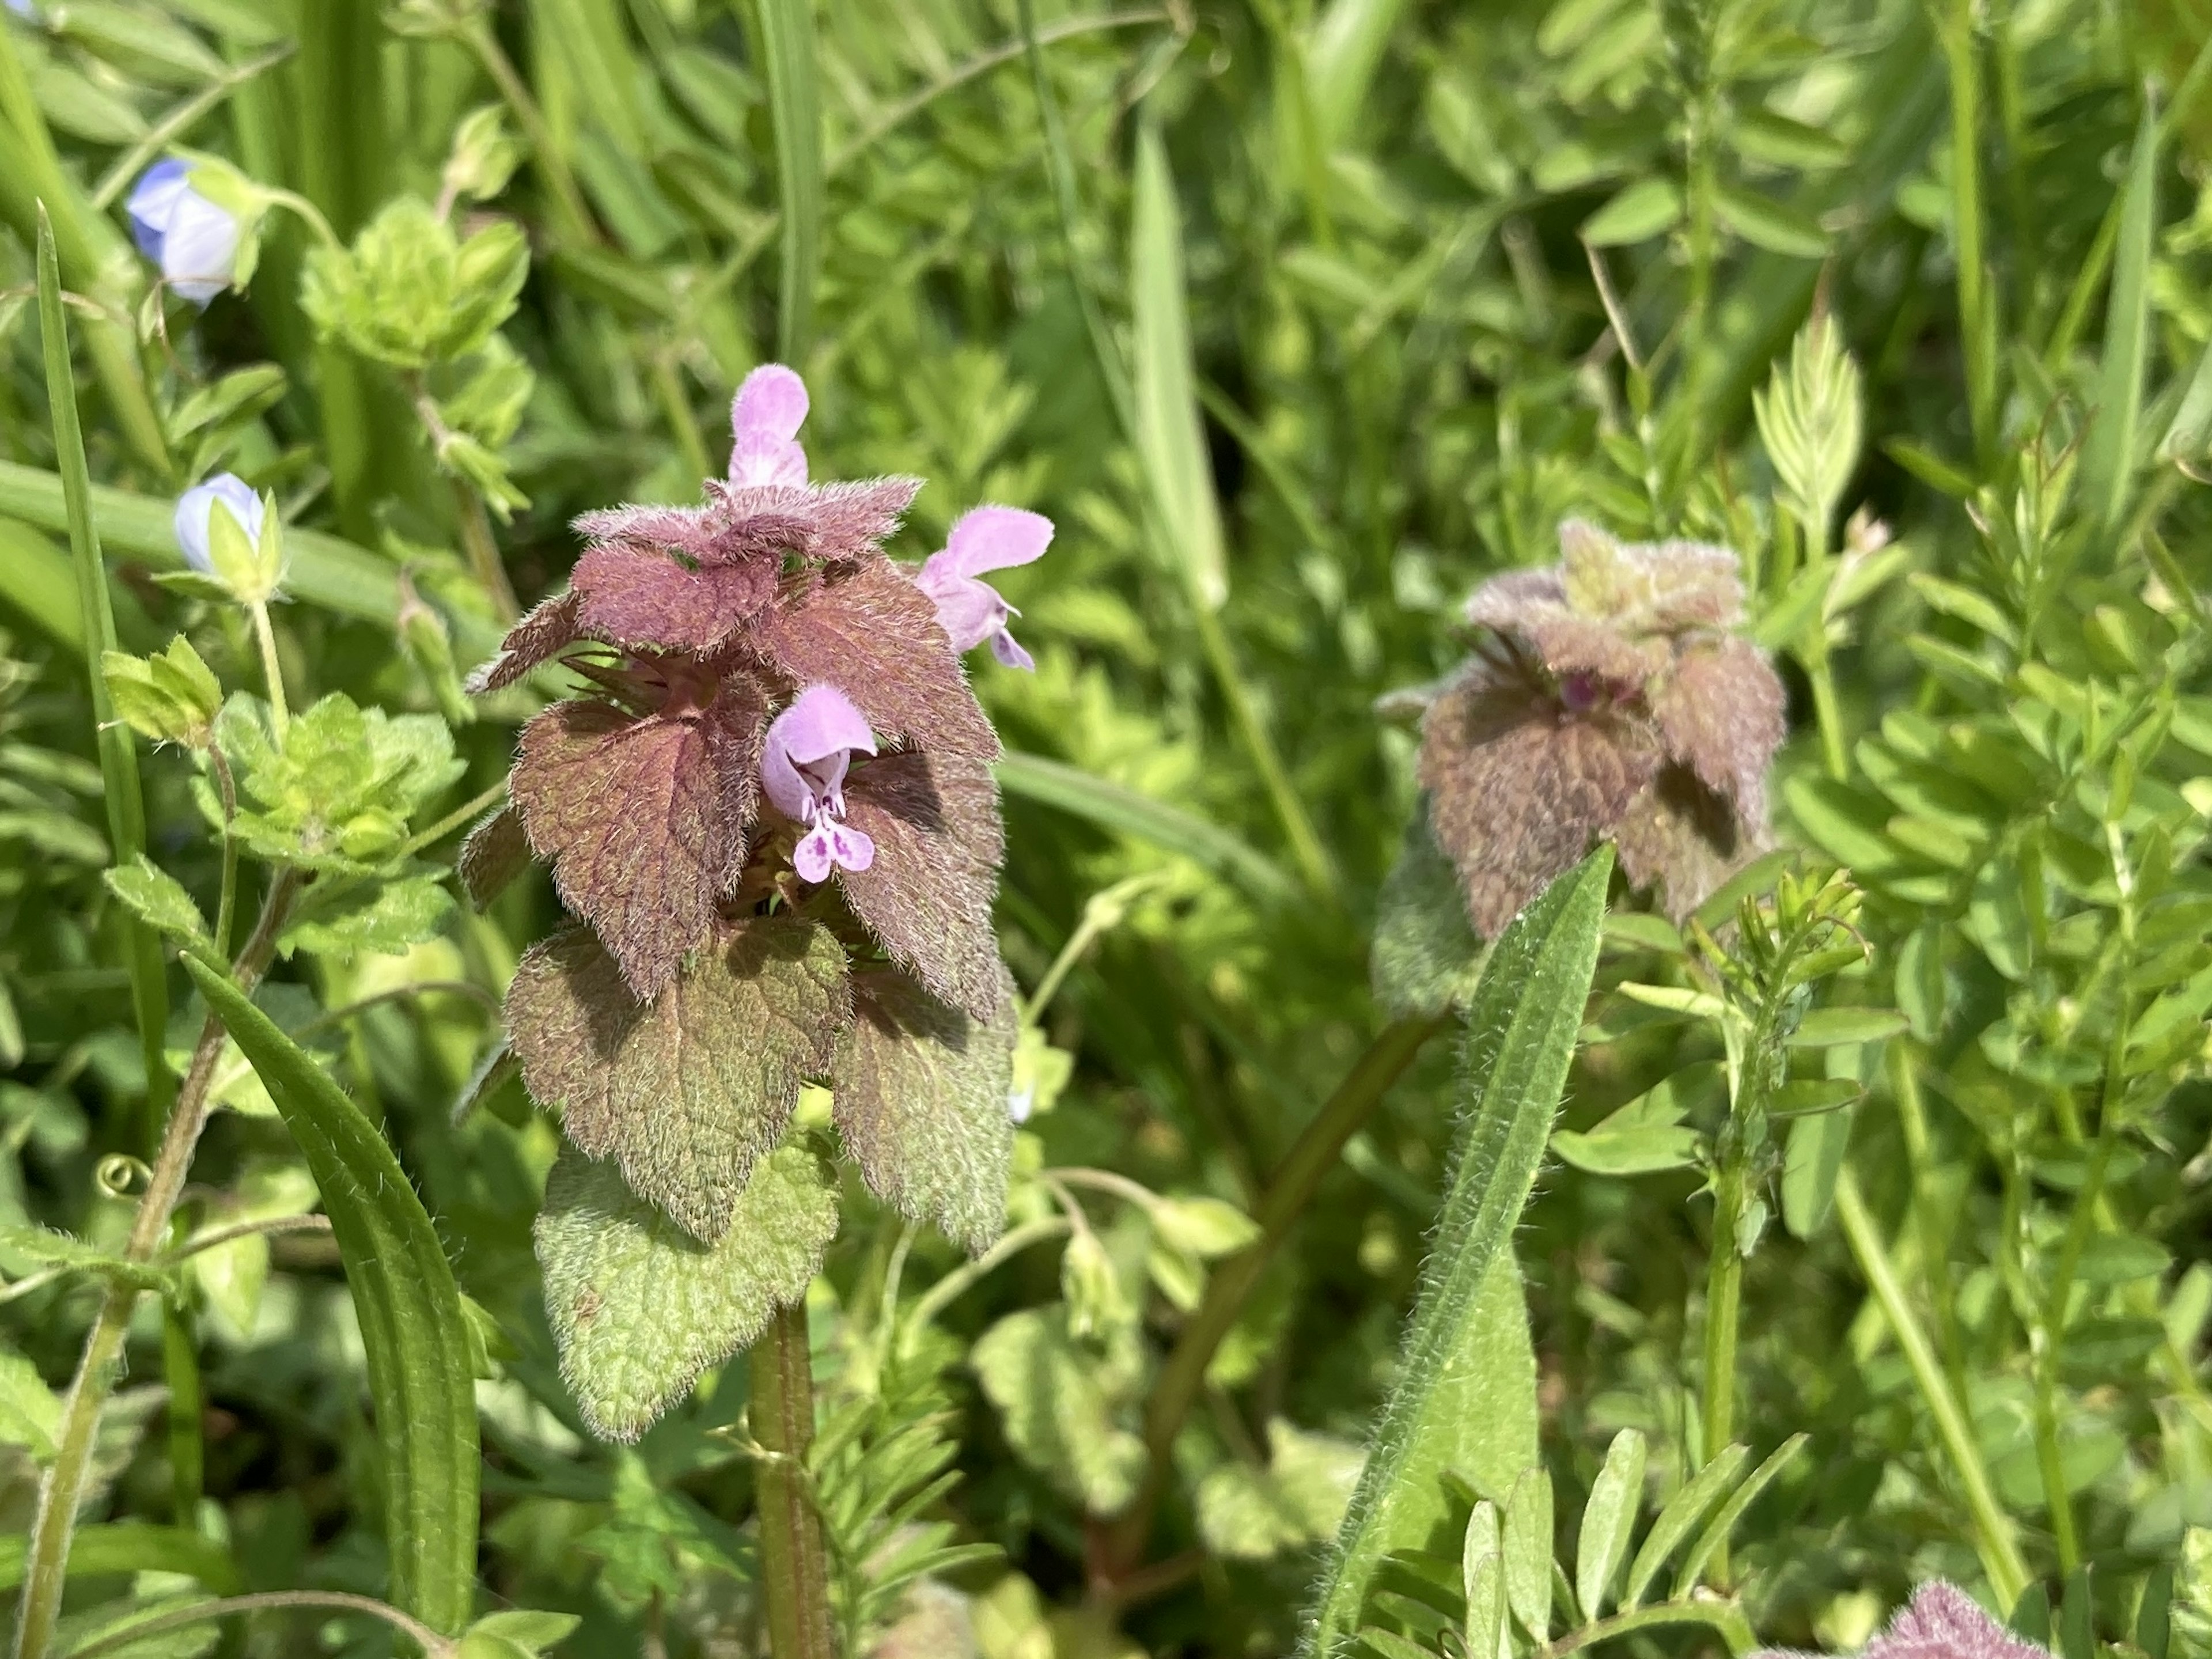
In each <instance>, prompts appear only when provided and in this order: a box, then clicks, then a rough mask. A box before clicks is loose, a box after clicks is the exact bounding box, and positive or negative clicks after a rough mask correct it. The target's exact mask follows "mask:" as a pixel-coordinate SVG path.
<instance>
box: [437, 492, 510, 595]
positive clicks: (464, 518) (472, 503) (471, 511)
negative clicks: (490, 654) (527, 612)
mask: <svg viewBox="0 0 2212 1659" xmlns="http://www.w3.org/2000/svg"><path fill="white" fill-rule="evenodd" d="M452 482H453V507H454V509H455V510H456V511H457V512H458V513H459V514H460V520H461V546H462V548H463V549H464V550H465V551H466V552H467V554H468V556H469V569H470V570H471V572H472V573H474V574H475V576H476V579H477V586H480V587H482V588H483V591H484V592H485V594H486V596H487V597H489V599H490V600H491V608H492V614H493V615H495V616H496V617H498V618H499V619H500V621H501V622H502V623H511V622H513V620H514V619H515V618H516V617H520V615H521V614H522V606H521V605H520V604H518V603H517V602H516V600H515V597H514V584H513V583H512V582H510V581H509V580H507V564H506V562H505V561H504V560H502V559H501V557H500V556H499V543H498V542H497V541H495V539H494V538H493V537H492V533H491V515H490V514H489V513H487V512H485V511H484V504H483V496H482V495H478V494H477V492H476V490H475V489H472V488H471V486H470V485H468V484H467V483H464V482H463V481H462V480H460V479H459V478H455V479H453V481H452Z"/></svg>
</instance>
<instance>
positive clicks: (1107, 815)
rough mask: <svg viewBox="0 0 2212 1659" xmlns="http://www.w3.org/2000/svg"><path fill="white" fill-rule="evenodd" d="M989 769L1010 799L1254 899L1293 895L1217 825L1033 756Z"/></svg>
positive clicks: (1005, 759) (1279, 875) (1288, 884)
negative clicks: (1210, 876)
mask: <svg viewBox="0 0 2212 1659" xmlns="http://www.w3.org/2000/svg"><path fill="white" fill-rule="evenodd" d="M996 770H997V772H998V775H999V783H1000V787H1002V788H1003V789H1005V790H1006V793H1008V794H1010V795H1018V796H1020V797H1021V798H1022V799H1024V800H1033V801H1036V802H1038V803H1039V804H1041V805H1046V806H1056V807H1058V808H1059V809H1060V811H1063V812H1067V813H1072V814H1073V816H1075V817H1080V818H1088V819H1090V820H1091V823H1096V824H1097V825H1099V826H1100V827H1101V828H1103V829H1111V830H1114V831H1115V832H1117V833H1119V834H1121V835H1125V836H1135V837H1137V839H1139V841H1148V842H1152V844H1153V845H1154V846H1155V847H1159V848H1165V849H1166V850H1167V851H1169V852H1171V853H1180V854H1182V855H1183V856H1184V857H1186V858H1191V859H1195V860H1197V861H1198V862H1199V863H1200V864H1202V865H1204V866H1206V868H1207V869H1209V870H1212V872H1214V873H1215V874H1217V875H1221V876H1226V877H1227V878H1230V879H1231V880H1232V881H1234V882H1236V883H1237V885H1238V886H1240V887H1242V888H1243V889H1244V890H1245V891H1246V892H1247V893H1249V894H1250V895H1251V896H1253V897H1254V898H1257V899H1264V900H1267V901H1269V902H1275V901H1279V900H1285V899H1289V898H1291V897H1293V896H1296V894H1297V885H1296V884H1294V883H1293V882H1292V881H1291V878H1289V877H1288V876H1287V875H1285V874H1284V872H1282V871H1281V870H1280V869H1279V868H1278V867H1277V866H1276V865H1275V863H1274V862H1273V860H1271V859H1269V858H1267V856H1266V855H1265V854H1261V853H1260V852H1258V851H1255V849H1254V848H1252V847H1251V846H1250V845H1249V843H1248V842H1244V841H1242V840H1240V839H1239V838H1238V837H1237V836H1235V835H1233V834H1231V832H1230V831H1228V830H1226V829H1223V828H1222V827H1221V826H1220V825H1219V824H1217V823H1210V822H1208V821H1207V820H1206V819H1205V818H1201V817H1198V816H1197V815H1196V814H1195V813H1193V812H1188V811H1184V810H1183V809H1182V808H1181V807H1179V806H1170V805H1168V803H1167V802H1165V801H1164V800H1156V799H1153V798H1152V796H1150V795H1141V794H1139V793H1137V792H1136V791H1135V790H1133V789H1129V788H1125V787H1122V786H1121V784H1118V783H1109V781H1107V780H1106V779H1104V778H1102V777H1099V776H1097V775H1096V774H1094V773H1090V772H1085V771H1083V770H1082V769H1079V768H1077V767H1073V766H1068V765H1066V764H1064V763H1061V762H1059V761H1053V760H1046V759H1044V758H1043V757H1041V756H1037V755H1017V754H1007V755H1002V756H1000V757H999V761H998V763H997V767H996Z"/></svg>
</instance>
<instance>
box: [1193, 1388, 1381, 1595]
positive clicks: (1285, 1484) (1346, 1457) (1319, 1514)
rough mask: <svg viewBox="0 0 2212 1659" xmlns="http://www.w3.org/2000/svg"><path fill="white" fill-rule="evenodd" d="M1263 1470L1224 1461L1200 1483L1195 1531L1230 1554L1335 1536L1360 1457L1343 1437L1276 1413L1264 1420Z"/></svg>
mask: <svg viewBox="0 0 2212 1659" xmlns="http://www.w3.org/2000/svg"><path fill="white" fill-rule="evenodd" d="M1267 1441H1268V1446H1269V1458H1268V1462H1267V1468H1264V1469H1261V1468H1254V1467H1253V1466H1252V1465H1250V1464H1249V1463H1243V1462H1229V1463H1224V1464H1221V1465H1220V1466H1218V1468H1212V1469H1210V1470H1208V1471H1207V1472H1206V1476H1205V1478H1204V1479H1203V1480H1200V1482H1199V1483H1198V1492H1197V1506H1198V1531H1199V1536H1200V1538H1202V1539H1204V1540H1205V1541H1206V1547H1207V1548H1208V1549H1209V1550H1211V1551H1212V1552H1213V1553H1215V1554H1216V1555H1219V1556H1224V1557H1226V1558H1228V1559H1232V1560H1240V1561H1263V1560H1267V1559H1269V1558H1271V1557H1273V1556H1277V1555H1280V1554H1282V1553H1285V1551H1289V1550H1298V1549H1304V1548H1306V1547H1309V1546H1310V1545H1314V1544H1317V1543H1319V1542H1321V1541H1322V1540H1323V1539H1325V1538H1328V1537H1329V1536H1330V1535H1331V1534H1334V1532H1335V1531H1336V1529H1337V1528H1338V1526H1339V1525H1340V1524H1341V1523H1342V1522H1343V1520H1344V1509H1345V1505H1346V1504H1348V1503H1350V1502H1351V1501H1352V1486H1353V1485H1354V1483H1356V1482H1357V1481H1358V1479H1359V1467H1360V1464H1361V1463H1362V1462H1364V1454H1363V1453H1362V1452H1361V1450H1360V1449H1359V1448H1358V1446H1356V1445H1354V1444H1352V1443H1351V1442H1349V1441H1346V1440H1339V1439H1336V1438H1335V1437H1333V1436H1329V1435H1325V1434H1308V1433H1306V1432H1304V1431H1303V1430H1300V1429H1298V1428H1296V1427H1294V1426H1293V1425H1291V1424H1290V1423H1288V1422H1285V1420H1284V1419H1281V1418H1277V1419H1274V1420H1273V1422H1271V1423H1270V1424H1269V1425H1267Z"/></svg>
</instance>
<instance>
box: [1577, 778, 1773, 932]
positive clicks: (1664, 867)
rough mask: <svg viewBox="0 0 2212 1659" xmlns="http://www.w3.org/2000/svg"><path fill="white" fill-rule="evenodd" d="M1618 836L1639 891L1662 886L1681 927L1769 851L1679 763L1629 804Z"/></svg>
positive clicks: (1626, 869) (1624, 869)
mask: <svg viewBox="0 0 2212 1659" xmlns="http://www.w3.org/2000/svg"><path fill="white" fill-rule="evenodd" d="M1764 842H1765V837H1764V836H1761V835H1760V834H1759V833H1758V831H1757V830H1756V829H1755V828H1752V827H1747V826H1746V825H1745V824H1743V823H1741V822H1740V821H1739V820H1738V819H1737V817H1736V816H1735V813H1734V812H1733V811H1730V810H1729V804H1728V802H1727V800H1726V799H1723V797H1722V796H1720V795H1718V794H1717V793H1714V792H1713V791H1712V790H1711V789H1708V788H1707V787H1705V785H1704V784H1703V783H1701V782H1699V780H1698V776H1697V775H1696V774H1695V773H1693V772H1692V771H1691V770H1690V769H1689V768H1688V767H1686V766H1680V765H1668V766H1666V767H1664V768H1662V769H1661V770H1660V772H1659V774H1658V775H1657V776H1656V777H1655V778H1653V779H1652V781H1650V783H1649V784H1647V785H1646V786H1645V787H1644V790H1643V791H1642V793H1639V794H1638V796H1637V797H1636V799H1635V800H1634V801H1632V803H1631V804H1630V805H1629V808H1628V811H1627V812H1626V814H1624V815H1623V817H1622V818H1621V821H1620V823H1619V824H1618V825H1617V826H1616V827H1615V828H1614V830H1613V844H1614V846H1615V847H1616V848H1619V849H1620V869H1621V873H1622V874H1623V875H1625V876H1626V877H1627V878H1628V879H1629V882H1630V883H1631V884H1632V885H1634V886H1637V887H1651V886H1655V885H1656V887H1657V888H1658V890H1659V898H1660V903H1661V905H1662V908H1664V909H1665V910H1666V912H1667V914H1668V915H1670V916H1672V917H1674V920H1675V921H1681V920H1682V919H1683V918H1685V917H1686V916H1687V915H1689V914H1690V913H1691V912H1692V910H1695V909H1696V908H1698V907H1699V905H1700V904H1703V903H1704V902H1705V901H1706V900H1707V899H1708V898H1711V896H1713V894H1714V893H1715V892H1716V891H1717V890H1719V888H1720V885H1721V884H1722V883H1723V882H1725V881H1726V880H1727V879H1728V878H1729V877H1730V876H1732V875H1734V874H1735V872H1737V871H1738V870H1740V869H1741V868H1742V867H1743V866H1744V865H1745V864H1747V863H1748V862H1749V861H1750V860H1752V859H1753V857H1754V856H1756V855H1757V854H1759V852H1761V851H1762V850H1764Z"/></svg>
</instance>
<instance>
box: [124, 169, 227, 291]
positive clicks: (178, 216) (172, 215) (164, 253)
mask: <svg viewBox="0 0 2212 1659" xmlns="http://www.w3.org/2000/svg"><path fill="white" fill-rule="evenodd" d="M191 172H192V170H191V166H190V165H189V164H188V163H186V162H184V161H179V160H177V158H176V157H174V156H168V157H165V158H164V159H163V160H161V161H156V162H155V163H154V165H153V166H152V167H148V168H147V169H146V171H145V172H144V173H142V174H141V175H140V176H139V179H138V183H137V185H136V186H135V187H133V189H132V190H131V199H130V201H129V202H128V203H127V204H125V205H126V207H127V210H128V211H129V212H130V215H131V240H134V241H135V242H137V244H138V251H139V252H141V253H143V254H144V255H145V256H146V257H147V258H149V259H151V260H152V261H153V262H154V263H155V264H158V265H159V266H161V276H162V277H163V278H164V279H165V280H166V281H167V283H168V285H169V286H170V287H171V288H172V289H174V290H175V291H176V292H177V293H178V294H179V295H182V296H183V297H184V298H185V299H187V300H189V301H191V302H192V303H193V304H194V305H196V306H201V307H204V306H206V304H207V303H208V302H209V301H210V300H212V299H214V298H215V296H216V295H218V294H220V293H222V291H223V289H227V288H228V287H229V286H230V285H231V283H233V282H234V281H236V280H237V276H238V250H239V242H240V234H241V228H240V224H239V222H238V216H237V215H235V214H234V213H232V212H231V211H230V210H228V209H227V208H223V207H219V206H217V205H216V204H215V203H213V202H211V201H210V200H209V199H208V198H207V197H205V196H204V195H202V194H201V193H200V192H199V191H197V190H194V189H193V188H192V183H191Z"/></svg>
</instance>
